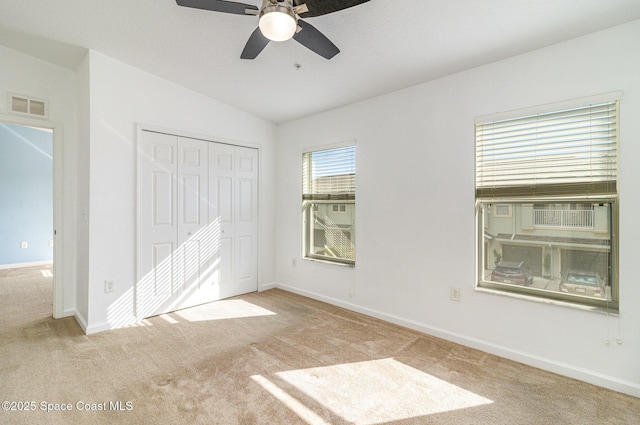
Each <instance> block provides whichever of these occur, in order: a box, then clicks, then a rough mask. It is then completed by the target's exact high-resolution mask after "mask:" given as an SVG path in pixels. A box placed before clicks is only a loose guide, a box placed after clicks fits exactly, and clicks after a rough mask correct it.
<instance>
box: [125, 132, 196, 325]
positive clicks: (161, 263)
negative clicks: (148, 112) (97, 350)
mask: <svg viewBox="0 0 640 425" xmlns="http://www.w3.org/2000/svg"><path fill="white" fill-rule="evenodd" d="M140 149H141V158H140V163H139V167H140V170H139V173H140V175H139V179H140V185H139V186H140V193H139V194H138V195H139V198H140V199H139V206H140V208H139V209H140V211H139V214H140V218H139V226H140V229H139V231H140V232H139V241H138V244H139V256H140V258H139V261H140V265H139V268H140V273H139V275H140V277H139V281H138V282H137V285H136V308H137V312H138V317H149V316H153V315H156V314H160V313H165V312H167V311H172V310H176V309H178V308H183V307H187V306H189V305H195V304H198V303H200V302H201V300H200V299H201V298H202V291H201V288H202V286H203V284H204V278H205V273H206V269H207V264H206V253H205V249H206V241H205V240H204V239H205V238H206V235H205V228H206V226H207V224H208V216H207V214H208V206H207V193H208V190H207V184H208V144H207V142H204V141H202V140H195V139H184V138H179V137H177V136H173V135H167V134H161V133H154V132H147V131H145V132H143V138H142V140H141V143H140Z"/></svg>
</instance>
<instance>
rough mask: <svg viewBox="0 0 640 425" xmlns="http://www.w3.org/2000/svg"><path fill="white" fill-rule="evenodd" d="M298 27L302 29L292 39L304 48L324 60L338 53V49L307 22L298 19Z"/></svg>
mask: <svg viewBox="0 0 640 425" xmlns="http://www.w3.org/2000/svg"><path fill="white" fill-rule="evenodd" d="M298 25H299V26H300V28H302V29H301V30H300V31H298V32H297V33H295V34H294V35H293V38H294V39H295V40H296V41H297V42H298V43H300V44H302V45H303V46H305V47H306V48H308V49H310V50H313V51H314V52H316V53H317V54H319V55H320V56H322V57H323V58H326V59H331V58H332V57H334V56H335V55H337V54H338V53H340V49H338V48H337V47H336V45H335V44H333V43H332V42H331V40H329V39H328V38H327V37H325V36H324V34H322V33H321V32H320V31H318V30H317V29H316V27H314V26H313V25H311V24H310V23H308V22H305V21H303V20H302V19H298Z"/></svg>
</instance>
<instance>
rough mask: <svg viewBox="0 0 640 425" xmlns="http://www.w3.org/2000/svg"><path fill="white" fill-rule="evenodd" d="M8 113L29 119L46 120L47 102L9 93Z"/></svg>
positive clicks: (47, 112) (47, 113)
mask: <svg viewBox="0 0 640 425" xmlns="http://www.w3.org/2000/svg"><path fill="white" fill-rule="evenodd" d="M9 112H11V113H12V114H20V115H29V116H30V117H37V118H47V117H48V115H49V102H47V101H46V100H42V99H34V98H30V97H27V96H21V95H18V94H11V93H9Z"/></svg>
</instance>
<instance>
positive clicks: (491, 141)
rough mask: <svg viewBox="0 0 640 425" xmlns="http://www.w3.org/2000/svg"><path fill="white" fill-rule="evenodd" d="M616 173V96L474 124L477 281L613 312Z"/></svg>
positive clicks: (481, 284)
mask: <svg viewBox="0 0 640 425" xmlns="http://www.w3.org/2000/svg"><path fill="white" fill-rule="evenodd" d="M617 179H618V102H617V101H605V102H600V103H593V104H588V105H584V106H576V107H567V108H561V109H557V110H549V111H545V112H542V113H535V114H525V115H521V116H515V117H509V118H505V119H495V120H481V121H479V122H477V123H476V204H477V205H478V249H477V252H478V258H477V263H478V283H477V286H478V287H480V288H487V289H491V290H497V291H505V292H515V293H521V294H526V295H530V296H533V297H541V298H550V299H555V300H560V301H567V302H571V303H577V304H583V305H588V306H593V307H596V308H602V309H607V310H614V311H616V310H617V309H618V271H617V258H618V255H617V247H618V240H617V234H618V233H617V231H616V229H617V228H618V192H617ZM523 270H525V271H526V273H525V272H523Z"/></svg>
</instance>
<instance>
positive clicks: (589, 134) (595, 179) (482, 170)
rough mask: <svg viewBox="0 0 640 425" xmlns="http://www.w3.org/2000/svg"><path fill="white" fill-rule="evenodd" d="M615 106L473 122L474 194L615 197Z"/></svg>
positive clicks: (616, 111) (616, 104) (582, 107)
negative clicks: (474, 156)
mask: <svg viewBox="0 0 640 425" xmlns="http://www.w3.org/2000/svg"><path fill="white" fill-rule="evenodd" d="M617 129H618V102H617V101H613V102H607V103H599V104H594V105H587V106H581V107H576V108H571V109H564V110H561V111H553V112H548V113H540V114H535V115H528V116H524V117H518V118H512V119H505V120H499V121H493V122H486V123H479V124H476V196H479V197H499V196H544V195H549V196H553V195H570V194H587V195H588V194H594V195H602V194H615V193H616V180H617V177H618V131H617Z"/></svg>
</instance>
